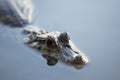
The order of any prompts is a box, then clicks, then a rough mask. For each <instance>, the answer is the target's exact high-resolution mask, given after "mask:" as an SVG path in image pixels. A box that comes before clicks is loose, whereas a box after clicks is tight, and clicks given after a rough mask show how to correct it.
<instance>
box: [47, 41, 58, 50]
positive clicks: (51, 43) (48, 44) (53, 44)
mask: <svg viewBox="0 0 120 80" xmlns="http://www.w3.org/2000/svg"><path fill="white" fill-rule="evenodd" d="M47 47H49V48H53V47H57V45H56V43H55V42H54V41H53V40H51V39H48V40H47Z"/></svg>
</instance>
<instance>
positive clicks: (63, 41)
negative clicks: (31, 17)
mask: <svg viewBox="0 0 120 80" xmlns="http://www.w3.org/2000/svg"><path fill="white" fill-rule="evenodd" d="M24 33H26V34H27V37H26V38H25V39H24V40H25V43H26V44H27V45H29V46H30V47H32V48H34V49H36V50H38V51H40V52H41V54H42V56H43V57H44V58H45V59H46V60H47V64H48V65H50V66H53V65H55V64H56V63H57V62H58V60H59V61H62V62H64V63H66V64H69V65H72V66H74V67H75V68H77V69H80V68H82V67H83V66H84V65H85V64H86V63H87V62H88V59H87V57H86V56H85V55H84V54H83V53H82V52H80V51H79V50H78V49H77V48H76V47H75V46H74V45H73V43H72V42H71V40H70V36H69V33H67V32H64V33H60V32H48V31H45V30H42V29H40V28H38V27H35V26H30V25H29V26H28V27H25V28H24ZM76 66H77V67H76Z"/></svg>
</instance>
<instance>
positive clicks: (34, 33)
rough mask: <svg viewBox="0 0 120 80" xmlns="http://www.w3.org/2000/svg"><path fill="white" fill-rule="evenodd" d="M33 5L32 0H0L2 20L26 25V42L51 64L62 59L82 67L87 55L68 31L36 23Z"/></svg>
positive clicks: (15, 24) (12, 23)
mask: <svg viewBox="0 0 120 80" xmlns="http://www.w3.org/2000/svg"><path fill="white" fill-rule="evenodd" d="M32 11H33V8H32V5H31V4H30V0H0V22H1V23H4V24H7V25H11V26H14V27H18V26H21V27H23V26H24V27H25V26H27V27H25V28H24V30H23V31H24V33H26V35H27V36H26V38H25V39H24V42H25V44H27V45H29V46H30V47H32V48H33V49H35V50H38V51H40V54H41V55H42V56H43V57H44V58H45V59H46V60H47V64H48V65H49V66H53V65H55V64H57V62H58V61H61V62H63V63H65V64H68V65H71V66H73V67H75V68H76V69H81V68H82V67H83V66H84V65H85V64H86V63H87V62H88V59H87V57H86V56H85V55H84V54H83V53H82V52H80V51H79V50H78V49H77V48H76V47H75V46H74V45H73V43H72V42H71V40H70V36H69V33H68V32H64V33H61V32H57V31H56V32H48V31H45V30H43V29H41V28H39V27H35V25H34V24H33V25H30V23H31V20H32Z"/></svg>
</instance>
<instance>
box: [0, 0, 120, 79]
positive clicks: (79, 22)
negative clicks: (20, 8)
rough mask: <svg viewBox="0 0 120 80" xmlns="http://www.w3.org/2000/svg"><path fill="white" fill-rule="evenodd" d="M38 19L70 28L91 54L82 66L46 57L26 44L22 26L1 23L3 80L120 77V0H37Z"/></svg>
mask: <svg viewBox="0 0 120 80" xmlns="http://www.w3.org/2000/svg"><path fill="white" fill-rule="evenodd" d="M32 2H33V5H34V9H35V10H34V23H35V24H36V25H38V26H39V27H41V28H44V29H45V30H49V31H61V32H65V31H67V32H69V33H70V35H71V39H72V41H73V42H74V44H75V45H76V46H77V48H79V49H80V50H81V51H83V52H84V53H85V55H87V56H88V58H89V63H88V64H87V65H86V66H85V67H84V68H83V69H81V70H75V69H74V68H73V67H70V66H67V65H64V64H62V63H60V62H59V63H58V64H57V65H55V66H53V67H50V66H48V65H47V64H46V60H45V59H43V58H42V57H41V56H39V55H38V53H39V52H36V51H34V50H32V49H30V48H29V47H28V46H26V45H24V43H23V38H24V35H23V34H22V33H21V31H22V28H11V27H9V26H7V25H2V24H0V80H120V69H119V68H120V62H119V61H120V0H33V1H32Z"/></svg>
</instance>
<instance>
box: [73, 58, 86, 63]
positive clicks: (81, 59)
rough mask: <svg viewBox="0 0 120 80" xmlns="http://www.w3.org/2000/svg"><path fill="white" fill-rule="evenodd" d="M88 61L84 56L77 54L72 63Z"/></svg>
mask: <svg viewBox="0 0 120 80" xmlns="http://www.w3.org/2000/svg"><path fill="white" fill-rule="evenodd" d="M85 63H86V61H85V60H84V58H83V57H82V56H76V57H75V59H74V60H73V62H72V64H75V65H76V64H77V65H83V64H85Z"/></svg>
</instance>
